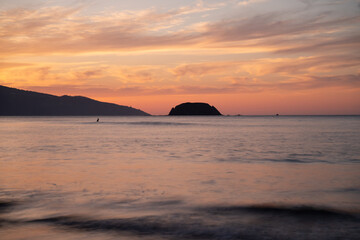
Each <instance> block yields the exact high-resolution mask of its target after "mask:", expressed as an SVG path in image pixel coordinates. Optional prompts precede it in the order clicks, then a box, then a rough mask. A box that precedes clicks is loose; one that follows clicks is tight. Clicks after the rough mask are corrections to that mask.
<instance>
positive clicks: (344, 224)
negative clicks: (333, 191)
mask: <svg viewBox="0 0 360 240" xmlns="http://www.w3.org/2000/svg"><path fill="white" fill-rule="evenodd" d="M151 204H155V205H156V204H165V205H167V204H168V205H170V206H171V205H173V204H175V205H176V204H178V202H177V201H170V202H167V201H165V202H155V203H151ZM10 205H11V204H10ZM3 206H5V207H7V206H8V203H5V204H3ZM170 206H169V207H170ZM0 223H2V224H0V227H1V226H4V225H6V224H46V225H51V226H58V227H61V228H63V229H66V228H68V229H71V230H78V231H91V232H104V233H111V234H118V235H119V237H120V236H123V235H127V236H128V235H129V234H130V235H134V236H137V237H142V236H143V237H145V236H150V237H154V238H156V239H210V240H211V239H243V240H253V239H278V240H283V239H295V240H303V239H329V240H331V239H358V236H359V234H360V231H359V224H360V218H359V214H358V213H356V212H353V213H351V212H346V211H342V210H337V209H329V208H322V207H315V206H282V205H215V206H200V207H194V208H191V209H188V210H187V211H178V212H176V213H171V214H169V213H168V214H163V215H150V216H139V217H123V218H122V217H119V218H105V219H101V218H94V217H92V216H84V215H77V216H76V215H58V216H53V217H46V218H39V219H32V220H26V221H25V220H23V221H21V220H18V221H14V220H8V221H6V220H4V219H0ZM4 223H5V224H4Z"/></svg>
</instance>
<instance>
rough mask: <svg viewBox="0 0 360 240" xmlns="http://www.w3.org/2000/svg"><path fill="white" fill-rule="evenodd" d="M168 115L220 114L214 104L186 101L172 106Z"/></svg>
mask: <svg viewBox="0 0 360 240" xmlns="http://www.w3.org/2000/svg"><path fill="white" fill-rule="evenodd" d="M169 115H170V116H178V115H222V114H221V113H220V112H219V111H218V110H217V109H216V108H215V107H214V106H210V105H209V104H208V103H201V102H195V103H191V102H186V103H182V104H179V105H177V106H176V107H173V108H172V109H171V111H170V113H169Z"/></svg>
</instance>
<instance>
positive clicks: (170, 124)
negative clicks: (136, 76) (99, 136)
mask: <svg viewBox="0 0 360 240" xmlns="http://www.w3.org/2000/svg"><path fill="white" fill-rule="evenodd" d="M82 124H105V125H143V126H187V125H196V124H195V123H183V122H154V121H141V122H84V123H82Z"/></svg>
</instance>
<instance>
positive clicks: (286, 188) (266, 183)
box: [0, 117, 360, 239]
mask: <svg viewBox="0 0 360 240" xmlns="http://www.w3.org/2000/svg"><path fill="white" fill-rule="evenodd" d="M359 127H360V118H359V117H279V118H272V117H211V118H209V117H177V118H174V117H107V118H105V117H102V118H101V120H100V122H99V123H96V118H95V119H93V118H91V117H90V118H89V117H66V118H55V117H53V118H45V117H37V118H21V117H13V118H0V136H1V138H2V139H6V141H2V142H1V143H0V171H1V175H0V235H1V239H22V238H23V237H26V239H49V238H52V239H83V238H84V239H85V238H86V239H119V238H121V239H340V238H346V239H357V238H358V236H359V235H360V232H359V230H358V229H360V228H359V226H360V225H359V223H360V215H359V213H360V212H359V210H360V201H359V200H360V181H359V178H360V174H359V173H360V169H359V162H360V158H359V156H360V128H359Z"/></svg>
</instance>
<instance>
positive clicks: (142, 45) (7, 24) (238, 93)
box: [0, 0, 360, 114]
mask: <svg viewBox="0 0 360 240" xmlns="http://www.w3.org/2000/svg"><path fill="white" fill-rule="evenodd" d="M359 26H360V4H359V3H358V1H355V0H343V1H338V0H317V1H311V0H309V1H306V0H301V1H300V0H293V1H292V0H271V1H270V0H246V1H244V0H243V1H241V0H238V1H237V0H228V1H217V0H209V1H189V0H182V1H179V0H174V1H165V0H154V1H132V2H129V1H115V0H109V1H98V0H91V1H80V0H79V1H76V0H73V1H70V0H65V1H42V0H36V1H30V0H19V1H6V0H5V1H3V2H2V4H1V5H0V84H1V85H5V86H10V87H16V88H21V89H26V90H33V91H39V92H45V93H50V94H55V95H64V94H67V95H83V96H88V97H91V98H94V99H97V100H102V101H109V102H114V103H117V104H121V105H127V106H132V107H135V108H139V109H142V110H144V111H146V112H148V113H150V114H167V113H168V112H169V111H170V109H171V107H173V106H174V105H177V104H180V103H182V102H187V101H201V102H208V103H210V104H211V105H214V106H216V107H217V108H218V109H219V111H220V112H221V113H223V114H275V113H280V114H360V67H359V66H360V51H359V49H360V35H359V33H360V27H359Z"/></svg>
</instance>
